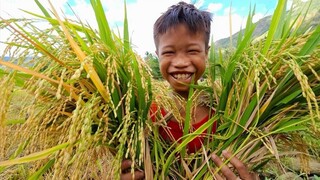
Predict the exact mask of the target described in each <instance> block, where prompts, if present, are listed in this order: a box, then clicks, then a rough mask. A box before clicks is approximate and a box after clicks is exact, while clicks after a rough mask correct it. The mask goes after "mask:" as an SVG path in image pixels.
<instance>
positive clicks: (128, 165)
mask: <svg viewBox="0 0 320 180" xmlns="http://www.w3.org/2000/svg"><path fill="white" fill-rule="evenodd" d="M131 164H132V161H131V160H129V159H125V160H123V161H122V163H121V171H122V172H123V171H126V170H128V169H129V168H131Z"/></svg>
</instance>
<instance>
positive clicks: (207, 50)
mask: <svg viewBox="0 0 320 180" xmlns="http://www.w3.org/2000/svg"><path fill="white" fill-rule="evenodd" d="M210 48H211V46H208V48H207V49H206V55H207V56H208V54H209V50H210Z"/></svg>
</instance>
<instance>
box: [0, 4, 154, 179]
mask: <svg viewBox="0 0 320 180" xmlns="http://www.w3.org/2000/svg"><path fill="white" fill-rule="evenodd" d="M35 2H36V3H37V4H38V6H39V8H40V9H41V10H42V12H43V15H38V14H34V13H32V12H26V13H29V14H32V15H34V17H35V18H34V19H2V20H1V26H3V27H5V28H7V29H9V30H10V31H11V32H12V36H11V38H12V39H9V40H8V46H7V51H6V52H5V53H4V54H6V53H7V52H8V53H9V52H10V53H12V54H10V57H11V60H10V62H6V61H3V60H1V61H0V64H1V65H4V66H5V67H6V68H7V69H6V70H5V71H6V72H7V73H9V74H8V75H6V76H4V77H3V78H2V81H1V95H2V97H4V98H2V99H1V133H2V135H3V136H2V137H5V138H4V141H2V142H1V152H2V153H1V157H2V158H1V161H2V162H1V165H0V166H1V172H2V173H6V172H10V171H13V170H12V169H10V167H11V166H12V165H14V164H21V163H27V166H28V167H25V168H26V169H28V171H27V170H26V172H27V173H28V174H27V175H26V176H27V177H32V178H37V177H40V176H42V175H43V174H45V176H47V177H52V178H54V179H55V178H57V179H60V178H65V177H72V178H83V177H92V178H95V177H103V176H107V175H108V176H111V175H113V174H115V175H119V174H120V173H119V170H120V164H121V161H122V159H124V158H130V159H132V161H134V162H137V165H134V164H133V167H132V168H136V167H137V166H139V167H142V166H143V164H144V163H143V162H144V159H143V157H144V151H145V138H146V135H145V131H146V129H148V126H147V124H148V122H147V120H148V118H147V115H148V109H149V105H150V102H151V98H152V95H151V84H150V83H151V77H150V72H149V70H148V69H146V68H143V67H144V66H145V65H144V62H143V61H142V60H141V59H140V57H139V56H137V55H136V54H135V53H134V52H133V50H132V49H131V46H130V41H129V36H128V26H127V19H126V17H125V19H124V22H125V24H124V32H123V38H120V35H117V34H115V33H114V32H112V31H111V29H110V27H109V25H108V21H107V20H106V17H105V14H104V10H103V8H102V4H101V2H100V1H95V0H92V1H91V5H92V7H93V9H94V12H95V14H96V20H97V24H98V27H99V29H98V31H96V30H93V29H92V28H91V27H90V26H89V25H87V24H84V23H83V22H81V20H80V19H79V21H78V22H74V21H71V20H68V19H61V18H60V17H59V16H58V13H57V12H56V10H55V8H54V7H53V6H52V5H51V13H50V12H49V11H48V10H47V9H46V8H45V7H43V6H42V5H41V4H40V3H39V1H37V0H36V1H35ZM124 11H125V12H126V10H125V9H124ZM39 20H42V21H46V22H47V23H48V25H49V28H47V29H45V30H43V29H39V28H37V26H36V25H35V22H36V21H39ZM29 57H32V59H31V60H30V61H29V64H31V65H29V66H28V65H26V62H25V59H27V58H29ZM17 73H24V74H28V75H30V77H28V78H27V79H26V81H25V84H24V86H23V89H25V90H26V91H28V92H29V93H30V94H32V95H33V96H34V98H33V99H32V103H31V105H29V106H26V108H25V109H24V113H25V114H26V117H25V121H24V122H22V123H21V124H18V125H17V126H15V127H14V128H13V127H11V126H5V124H6V111H7V109H8V107H9V102H10V97H11V93H12V91H13V90H14V83H12V82H13V81H14V80H15V79H16V78H15V77H17V76H16V74H17ZM12 140H15V142H12ZM110 153H111V154H113V155H114V159H111V158H110ZM110 160H112V161H114V163H111V162H108V161H110ZM32 162H34V163H32ZM111 164H113V165H112V166H111ZM13 169H15V168H13ZM76 169H81V170H80V171H79V170H78V171H75V170H76Z"/></svg>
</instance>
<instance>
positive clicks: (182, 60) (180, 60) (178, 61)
mask: <svg viewBox="0 0 320 180" xmlns="http://www.w3.org/2000/svg"><path fill="white" fill-rule="evenodd" d="M189 63H190V61H189V60H188V58H187V57H186V56H184V55H181V54H178V55H177V56H176V57H175V59H174V60H173V65H174V66H176V67H186V66H188V65H189Z"/></svg>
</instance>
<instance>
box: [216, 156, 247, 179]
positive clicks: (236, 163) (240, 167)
mask: <svg viewBox="0 0 320 180" xmlns="http://www.w3.org/2000/svg"><path fill="white" fill-rule="evenodd" d="M222 155H223V156H224V157H225V158H227V159H230V158H231V159H230V163H231V164H232V165H233V167H235V168H236V169H237V171H238V173H239V175H240V177H241V178H242V179H251V178H252V175H251V174H250V172H249V170H248V168H247V167H246V165H245V164H244V163H243V162H242V161H240V160H239V159H238V158H237V157H236V156H233V155H232V154H231V153H230V152H228V151H226V150H223V151H222ZM232 156H233V157H232Z"/></svg>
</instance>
